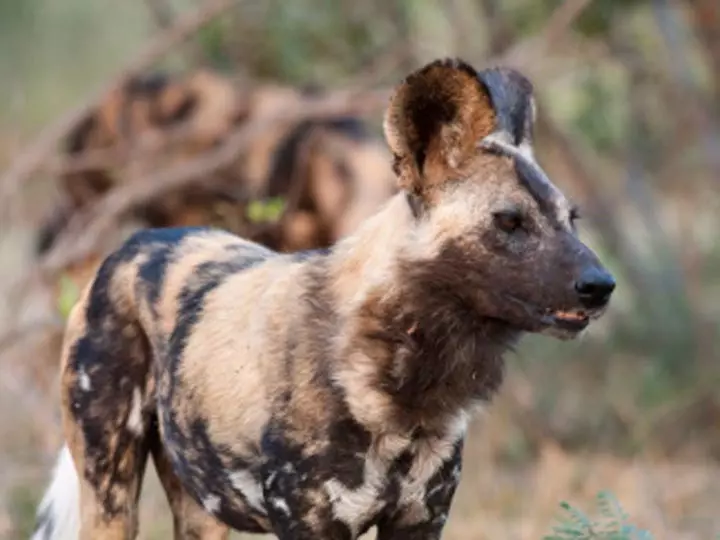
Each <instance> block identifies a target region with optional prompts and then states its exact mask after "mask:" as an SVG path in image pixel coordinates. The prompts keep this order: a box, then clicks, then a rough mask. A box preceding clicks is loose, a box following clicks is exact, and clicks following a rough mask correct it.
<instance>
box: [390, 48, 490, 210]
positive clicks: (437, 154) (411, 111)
mask: <svg viewBox="0 0 720 540" xmlns="http://www.w3.org/2000/svg"><path fill="white" fill-rule="evenodd" d="M496 123H497V122H496V114H495V110H494V108H493V104H492V100H491V97H490V94H489V93H488V90H487V88H486V86H485V84H484V83H483V82H482V81H481V79H480V78H479V77H478V73H477V71H475V69H474V68H473V67H471V66H470V65H468V64H466V63H465V62H463V61H461V60H457V59H443V60H436V61H435V62H432V63H430V64H428V65H426V66H425V67H423V68H421V69H419V70H418V71H415V72H414V73H411V74H410V75H409V76H408V77H407V78H406V79H405V80H404V81H403V82H402V83H401V84H400V85H399V86H398V87H397V89H396V90H395V92H394V94H393V96H392V98H391V99H390V105H389V106H388V109H387V111H386V113H385V118H384V129H385V137H386V139H387V141H388V145H389V146H390V150H391V151H392V153H393V156H394V167H395V172H396V173H397V175H398V177H399V182H400V187H402V188H403V189H405V190H407V191H408V192H410V193H413V194H417V195H422V196H424V198H426V197H427V195H429V193H428V191H431V190H432V188H433V187H436V186H438V185H441V184H443V183H444V182H446V181H449V180H452V179H453V178H454V177H456V173H457V172H458V171H459V170H460V169H461V168H462V165H463V164H464V163H465V162H466V161H467V160H468V159H469V158H471V157H472V156H474V155H477V144H478V142H479V141H480V140H481V139H483V138H484V137H485V136H487V135H489V134H490V133H492V132H493V131H494V129H495V126H496Z"/></svg>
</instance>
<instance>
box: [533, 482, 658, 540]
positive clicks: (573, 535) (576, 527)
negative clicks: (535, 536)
mask: <svg viewBox="0 0 720 540" xmlns="http://www.w3.org/2000/svg"><path fill="white" fill-rule="evenodd" d="M560 507H561V508H562V509H563V511H564V512H563V515H562V516H561V517H560V519H559V521H560V523H559V525H557V526H555V528H554V529H553V534H551V535H550V536H545V537H544V538H543V540H590V539H595V540H652V539H653V537H652V535H651V534H650V532H648V531H645V530H643V529H640V528H638V527H636V526H635V525H632V524H630V523H628V520H629V516H628V515H627V513H626V512H625V511H624V510H623V508H622V506H621V505H620V502H619V501H618V500H617V499H616V498H615V496H614V495H613V494H612V493H610V492H608V491H601V492H600V493H598V495H597V507H598V512H599V518H597V519H593V518H592V517H590V516H588V515H587V514H585V513H584V512H583V511H582V510H580V509H578V508H575V507H574V506H572V505H571V504H570V503H568V502H564V501H563V502H562V503H561V504H560Z"/></svg>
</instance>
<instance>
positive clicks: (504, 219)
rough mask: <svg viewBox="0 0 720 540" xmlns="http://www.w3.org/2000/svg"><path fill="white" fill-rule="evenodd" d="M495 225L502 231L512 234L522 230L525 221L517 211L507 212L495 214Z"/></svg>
mask: <svg viewBox="0 0 720 540" xmlns="http://www.w3.org/2000/svg"><path fill="white" fill-rule="evenodd" d="M495 223H496V224H497V226H498V227H499V228H500V229H501V230H503V231H505V232H506V233H509V234H512V233H514V232H517V231H519V230H520V229H522V226H523V219H522V215H521V214H520V212H517V211H515V210H506V211H503V212H496V213H495Z"/></svg>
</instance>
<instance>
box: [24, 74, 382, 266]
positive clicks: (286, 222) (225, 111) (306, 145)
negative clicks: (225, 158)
mask: <svg viewBox="0 0 720 540" xmlns="http://www.w3.org/2000/svg"><path fill="white" fill-rule="evenodd" d="M310 99H315V98H314V97H311V96H308V95H306V94H305V93H303V92H301V91H298V90H296V89H294V88H286V87H276V86H273V85H267V84H264V85H258V86H257V87H255V88H251V89H241V88H238V87H237V86H236V85H234V84H233V83H232V82H231V81H230V80H228V79H226V78H224V77H222V76H221V75H219V74H216V73H213V72H211V71H207V70H200V71H196V72H191V73H190V74H188V75H186V76H172V77H171V76H168V75H164V74H161V73H154V74H148V75H144V76H142V77H137V78H133V79H131V80H129V81H128V82H127V83H126V84H124V85H123V86H121V87H119V88H117V89H116V90H114V91H113V92H111V93H110V94H109V95H108V96H107V97H106V98H105V99H104V100H103V101H102V103H101V104H100V105H99V106H98V107H97V109H95V110H94V111H93V112H92V114H90V115H89V116H88V117H87V118H86V119H85V120H84V121H83V122H81V123H80V125H78V126H77V127H76V129H75V130H74V131H73V132H72V133H71V134H70V135H69V137H68V139H67V141H66V145H65V146H66V147H65V151H66V154H67V155H68V156H70V157H79V156H80V157H81V156H83V155H87V153H89V154H92V152H97V151H103V150H106V151H107V150H110V149H115V150H118V151H122V150H125V151H133V152H134V156H135V157H134V160H133V162H132V167H133V174H132V175H128V176H127V177H136V176H138V175H141V174H145V175H149V174H151V173H152V172H153V171H155V170H157V169H159V168H162V167H166V166H168V165H170V164H173V163H178V162H182V161H184V160H188V159H191V158H193V157H197V156H198V155H199V154H201V153H203V152H207V151H209V150H212V149H214V148H215V147H217V145H218V144H221V143H222V142H224V141H225V140H227V138H228V137H229V136H230V135H231V134H232V133H233V131H234V130H235V129H237V128H238V126H240V125H241V124H242V123H243V122H245V121H247V120H249V119H255V118H258V117H264V116H267V115H272V114H274V113H275V112H276V109H278V108H282V107H288V106H294V107H295V108H302V106H303V103H305V102H307V101H308V100H310ZM387 157H388V156H387V151H386V149H385V148H384V147H383V146H382V144H381V141H378V140H376V139H375V138H374V137H372V136H371V135H370V134H369V133H368V131H367V129H366V126H365V125H364V124H363V123H362V121H361V120H360V119H358V118H355V117H330V118H313V119H309V120H306V121H304V122H300V123H298V122H296V121H288V122H281V123H277V124H276V125H274V126H271V127H269V128H268V129H265V130H263V131H262V132H260V133H259V134H258V135H256V136H255V137H253V139H252V140H251V141H249V143H248V144H247V145H246V147H245V148H243V149H242V150H241V151H240V152H239V153H238V155H237V159H236V160H235V161H234V162H233V163H232V164H230V165H229V166H228V167H226V168H224V169H223V170H220V171H217V172H216V173H214V174H209V175H208V176H207V177H206V178H204V179H203V182H201V183H197V184H193V185H192V186H189V187H185V188H183V189H181V190H175V191H172V192H170V193H168V194H165V195H163V197H161V198H158V199H154V200H151V201H148V202H147V203H144V204H142V205H139V206H137V207H136V208H134V209H133V217H135V218H136V219H137V220H138V221H139V222H140V223H141V224H143V225H144V226H146V227H172V226H188V225H213V226H216V227H220V228H223V229H226V230H230V231H232V232H235V233H237V234H241V235H242V236H244V237H246V238H250V239H252V240H254V241H257V242H259V243H262V244H265V245H268V246H269V247H271V248H273V249H277V250H280V251H296V250H302V249H312V248H315V247H321V246H325V247H327V246H329V245H331V244H332V243H334V242H336V241H337V240H338V239H339V238H341V237H342V236H345V235H347V234H348V233H349V232H350V231H352V230H354V229H355V227H356V226H357V225H358V223H359V222H360V221H362V220H363V219H365V218H367V217H369V216H370V215H372V214H373V213H374V212H376V211H377V210H378V209H379V207H380V205H381V204H382V203H383V202H385V201H386V200H387V199H388V198H389V197H390V196H391V195H392V194H393V193H394V192H395V190H396V187H395V182H394V179H393V175H392V171H391V168H390V166H389V164H388V159H387ZM127 177H125V176H119V177H118V175H116V174H114V171H113V170H112V167H108V166H103V165H102V164H101V163H100V164H98V165H97V166H96V167H94V168H91V169H87V170H82V171H78V172H69V173H67V174H65V175H63V176H62V177H61V190H62V194H63V196H64V201H63V202H62V204H61V205H60V206H59V207H58V208H56V209H55V210H54V213H53V215H52V216H51V217H50V219H49V220H48V221H47V222H46V223H45V224H44V226H43V228H42V230H41V233H40V236H39V238H38V250H39V252H41V253H42V252H44V251H46V250H47V249H49V248H50V247H51V246H52V245H53V243H54V241H55V238H56V236H57V234H58V233H59V232H60V231H61V230H62V228H63V227H64V226H65V225H66V224H67V222H68V220H69V218H70V217H71V216H72V215H73V214H74V213H76V212H78V211H81V210H83V209H86V208H87V207H90V206H92V205H93V204H94V203H96V202H97V200H98V199H99V198H101V197H103V196H104V195H106V194H107V192H108V191H109V190H111V189H112V188H114V187H116V185H117V184H118V183H119V182H122V181H124V179H125V178H127ZM296 190H297V193H295V191H296ZM267 197H285V198H290V199H293V200H294V202H295V204H294V207H293V208H291V209H289V211H288V213H287V215H286V216H285V217H284V219H283V220H282V221H281V222H280V223H279V224H276V225H273V226H255V225H253V224H252V223H251V222H250V221H249V220H248V218H247V215H246V213H247V203H248V201H249V200H254V199H263V198H267Z"/></svg>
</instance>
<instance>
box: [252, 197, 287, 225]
mask: <svg viewBox="0 0 720 540" xmlns="http://www.w3.org/2000/svg"><path fill="white" fill-rule="evenodd" d="M284 210H285V199H283V198H282V197H272V198H270V199H264V200H256V201H252V202H250V204H249V205H248V208H247V217H248V219H249V220H250V221H251V222H253V223H272V222H274V221H277V220H278V219H280V216H282V213H283V211H284Z"/></svg>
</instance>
